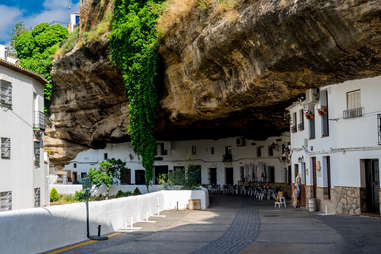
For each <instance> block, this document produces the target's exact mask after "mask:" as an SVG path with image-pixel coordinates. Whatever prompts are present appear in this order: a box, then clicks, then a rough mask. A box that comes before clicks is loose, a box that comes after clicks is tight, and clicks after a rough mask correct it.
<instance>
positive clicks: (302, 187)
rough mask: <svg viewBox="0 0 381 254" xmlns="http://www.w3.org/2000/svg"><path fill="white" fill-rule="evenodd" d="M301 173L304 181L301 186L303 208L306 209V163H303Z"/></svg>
mask: <svg viewBox="0 0 381 254" xmlns="http://www.w3.org/2000/svg"><path fill="white" fill-rule="evenodd" d="M301 171H302V174H301V175H302V181H301V184H300V198H301V201H302V202H301V206H302V207H306V206H307V196H306V163H305V162H302V164H301Z"/></svg>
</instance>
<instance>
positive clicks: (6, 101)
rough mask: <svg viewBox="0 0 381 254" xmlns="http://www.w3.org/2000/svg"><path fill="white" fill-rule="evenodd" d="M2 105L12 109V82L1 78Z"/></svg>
mask: <svg viewBox="0 0 381 254" xmlns="http://www.w3.org/2000/svg"><path fill="white" fill-rule="evenodd" d="M0 106H1V107H5V108H9V109H12V84H11V83H10V82H8V81H5V80H0Z"/></svg>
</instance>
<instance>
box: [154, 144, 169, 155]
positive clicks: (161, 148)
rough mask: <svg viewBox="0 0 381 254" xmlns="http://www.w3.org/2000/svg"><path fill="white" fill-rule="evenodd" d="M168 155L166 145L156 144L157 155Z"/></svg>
mask: <svg viewBox="0 0 381 254" xmlns="http://www.w3.org/2000/svg"><path fill="white" fill-rule="evenodd" d="M167 154H168V151H167V150H165V146H164V143H158V144H156V151H155V155H167Z"/></svg>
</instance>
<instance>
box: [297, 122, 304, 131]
mask: <svg viewBox="0 0 381 254" xmlns="http://www.w3.org/2000/svg"><path fill="white" fill-rule="evenodd" d="M298 130H299V131H304V123H299V124H298Z"/></svg>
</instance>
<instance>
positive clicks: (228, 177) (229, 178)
mask: <svg viewBox="0 0 381 254" xmlns="http://www.w3.org/2000/svg"><path fill="white" fill-rule="evenodd" d="M225 183H226V184H229V185H233V168H225Z"/></svg>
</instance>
